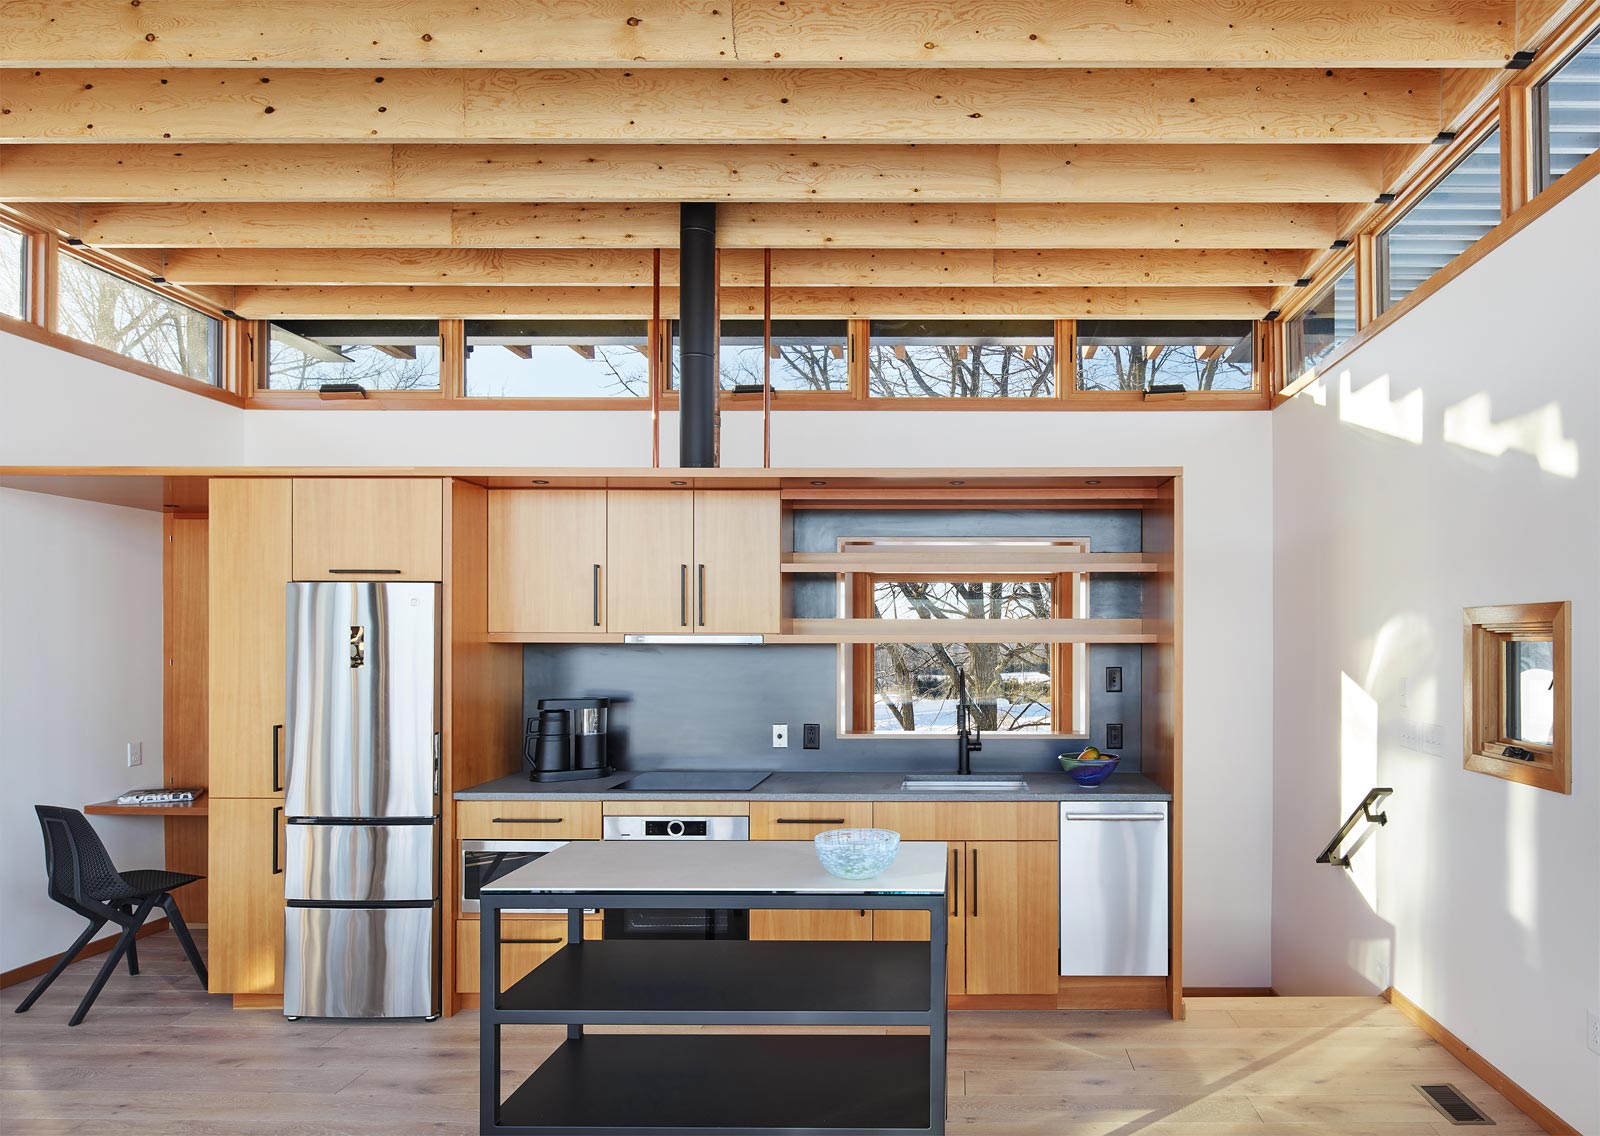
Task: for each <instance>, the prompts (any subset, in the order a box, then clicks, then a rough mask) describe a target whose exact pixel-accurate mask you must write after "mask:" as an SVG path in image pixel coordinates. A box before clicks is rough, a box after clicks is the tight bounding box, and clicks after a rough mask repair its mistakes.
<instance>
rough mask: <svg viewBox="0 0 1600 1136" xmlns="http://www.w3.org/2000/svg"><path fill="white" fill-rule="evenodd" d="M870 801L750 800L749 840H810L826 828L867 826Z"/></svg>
mask: <svg viewBox="0 0 1600 1136" xmlns="http://www.w3.org/2000/svg"><path fill="white" fill-rule="evenodd" d="M871 827H872V802H871V801H751V802H750V839H751V840H810V839H811V838H812V837H814V836H816V835H817V833H819V832H826V831H827V830H828V829H830V828H871Z"/></svg>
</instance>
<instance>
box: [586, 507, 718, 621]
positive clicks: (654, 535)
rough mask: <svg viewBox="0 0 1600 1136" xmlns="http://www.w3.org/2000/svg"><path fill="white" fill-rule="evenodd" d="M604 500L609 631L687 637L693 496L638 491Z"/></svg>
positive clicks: (692, 601) (690, 614)
mask: <svg viewBox="0 0 1600 1136" xmlns="http://www.w3.org/2000/svg"><path fill="white" fill-rule="evenodd" d="M607 497H608V499H607V501H606V553H607V557H608V566H609V568H610V573H609V580H608V581H607V583H606V607H607V609H608V612H609V622H610V625H611V627H612V628H614V629H616V630H619V631H630V632H637V633H642V634H679V635H687V634H689V632H690V631H691V630H692V629H693V627H694V619H695V610H696V609H695V584H696V581H697V579H698V574H697V572H696V568H695V550H694V512H695V500H694V494H693V493H680V492H675V491H672V490H659V489H658V490H649V489H640V490H614V491H612V492H611V493H610V494H608V495H607Z"/></svg>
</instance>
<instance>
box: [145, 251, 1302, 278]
mask: <svg viewBox="0 0 1600 1136" xmlns="http://www.w3.org/2000/svg"><path fill="white" fill-rule="evenodd" d="M653 259H654V258H653V256H652V255H651V253H650V252H649V251H647V250H632V249H593V250H579V251H573V250H559V249H427V248H418V249H351V248H340V249H302V250H287V249H242V250H234V249H205V248H196V249H172V250H170V251H167V252H166V253H165V254H164V256H163V258H162V260H161V264H162V271H163V272H164V274H165V276H166V278H167V279H168V280H169V281H171V282H173V283H175V284H189V285H279V286H283V285H295V286H316V287H339V286H345V285H384V286H428V285H443V286H455V287H465V286H474V285H498V286H515V287H544V288H549V287H589V286H617V285H648V284H650V282H651V280H652V275H653V270H654V265H653ZM1304 263H1305V254H1304V253H1303V252H1298V251H1293V250H1273V251H1266V250H1261V249H1210V250H1173V249H1136V250H1120V249H1119V250H1105V251H1098V250H1079V249H1050V250H1019V249H1002V250H995V251H990V250H983V249H963V250H948V251H946V250H921V249H889V250H882V249H880V250H859V251H858V250H846V249H824V250H812V249H775V250H773V253H772V283H773V285H774V286H775V287H779V288H859V287H879V288H884V287H901V288H918V287H960V288H990V287H1018V286H1043V287H1090V286H1113V287H1162V288H1175V287H1185V286H1189V287H1268V286H1272V285H1279V284H1286V283H1289V282H1292V281H1293V280H1295V279H1296V278H1297V276H1298V274H1299V273H1300V270H1301V268H1302V267H1303V265H1304ZM661 278H662V281H663V282H664V283H666V284H669V285H675V284H676V283H677V280H678V254H677V251H676V250H675V249H669V250H666V251H665V252H664V253H663V254H662V258H661ZM762 279H763V256H762V253H761V252H760V251H757V250H739V249H734V250H728V251H726V252H724V253H723V255H722V282H723V285H724V286H727V287H754V288H759V287H760V286H761V284H762Z"/></svg>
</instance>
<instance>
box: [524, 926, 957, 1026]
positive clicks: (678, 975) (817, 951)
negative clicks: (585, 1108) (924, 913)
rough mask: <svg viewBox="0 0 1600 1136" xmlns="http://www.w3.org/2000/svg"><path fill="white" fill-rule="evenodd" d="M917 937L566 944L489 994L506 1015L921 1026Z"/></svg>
mask: <svg viewBox="0 0 1600 1136" xmlns="http://www.w3.org/2000/svg"><path fill="white" fill-rule="evenodd" d="M928 980H929V974H928V948H927V945H926V944H924V943H920V942H904V943H901V942H748V941H735V940H727V941H721V940H719V941H713V942H704V941H699V940H692V941H683V942H677V941H669V940H662V941H651V940H596V941H586V942H582V943H573V944H569V945H568V946H565V947H563V948H562V949H561V950H559V951H557V952H556V953H555V954H554V955H552V956H551V957H550V958H549V959H547V960H546V961H545V962H543V963H541V964H540V965H539V966H538V967H536V968H535V969H534V970H532V971H530V972H529V973H528V974H527V975H525V976H524V977H523V978H521V979H520V980H518V981H517V982H516V983H515V984H513V985H512V986H511V987H510V988H509V989H507V990H505V991H504V992H503V993H501V994H500V996H499V997H498V998H497V999H496V1011H497V1014H498V1016H499V1017H500V1018H501V1020H503V1021H506V1022H527V1023H547V1024H565V1023H570V1022H582V1023H593V1024H606V1025H611V1024H616V1025H625V1024H628V1023H634V1022H639V1021H640V1020H641V1018H648V1020H649V1021H650V1022H652V1023H653V1024H663V1023H667V1022H670V1021H672V1020H673V1019H675V1018H679V1017H681V1019H682V1021H683V1023H684V1024H698V1023H707V1022H715V1023H716V1024H719V1025H764V1024H786V1025H793V1024H795V1023H796V1022H797V1021H799V1020H801V1019H803V1020H804V1022H805V1023H806V1024H809V1025H877V1026H882V1025H894V1024H898V1025H926V1024H927V1015H928V1012H929V1006H928V1000H929V993H928V991H929V981H928Z"/></svg>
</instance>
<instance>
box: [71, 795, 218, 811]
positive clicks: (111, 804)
mask: <svg viewBox="0 0 1600 1136" xmlns="http://www.w3.org/2000/svg"><path fill="white" fill-rule="evenodd" d="M83 811H84V812H85V813H88V814H90V815H92V816H153V817H203V816H210V815H211V802H210V801H209V800H208V799H207V797H206V795H205V794H204V793H202V794H200V796H199V797H198V798H196V799H195V800H194V801H193V802H192V803H190V804H187V805H181V804H166V805H119V804H117V802H115V801H97V802H96V803H94V804H92V805H84V806H83Z"/></svg>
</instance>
